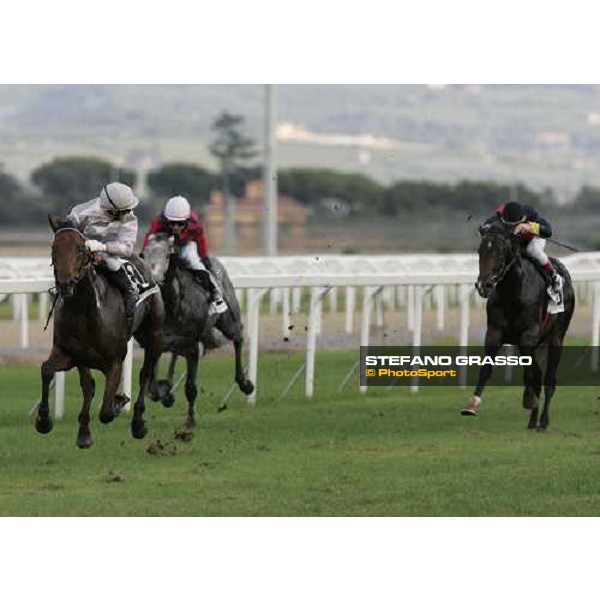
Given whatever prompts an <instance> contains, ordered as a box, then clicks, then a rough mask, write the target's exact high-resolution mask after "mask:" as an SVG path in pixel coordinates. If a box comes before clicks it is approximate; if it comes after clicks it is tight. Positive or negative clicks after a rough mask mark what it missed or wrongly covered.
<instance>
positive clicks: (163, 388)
mask: <svg viewBox="0 0 600 600" xmlns="http://www.w3.org/2000/svg"><path fill="white" fill-rule="evenodd" d="M170 393H171V384H170V383H169V381H168V380H167V379H161V380H160V381H157V382H156V384H155V385H154V389H153V390H152V394H151V395H150V399H151V400H152V401H153V402H162V401H163V400H164V399H165V398H166V396H167V394H170Z"/></svg>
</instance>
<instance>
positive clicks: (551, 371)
mask: <svg viewBox="0 0 600 600" xmlns="http://www.w3.org/2000/svg"><path fill="white" fill-rule="evenodd" d="M561 356H562V345H561V346H548V366H547V367H546V375H545V377H544V408H543V410H542V416H541V417H540V425H539V428H538V429H539V430H540V431H545V430H546V428H547V427H548V424H549V423H550V403H551V401H552V396H554V392H555V390H556V371H557V370H558V364H559V363H560V357H561Z"/></svg>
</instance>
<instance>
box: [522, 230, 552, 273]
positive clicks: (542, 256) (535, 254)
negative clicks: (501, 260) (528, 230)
mask: <svg viewBox="0 0 600 600" xmlns="http://www.w3.org/2000/svg"><path fill="white" fill-rule="evenodd" d="M545 246H546V240H545V239H544V238H541V237H534V238H533V239H532V240H531V241H530V242H529V244H527V247H526V248H525V252H527V254H528V256H531V257H532V258H535V260H537V261H538V262H539V263H540V265H542V267H543V266H544V265H546V264H547V263H548V260H549V259H548V255H547V254H546V253H545V252H544V248H545Z"/></svg>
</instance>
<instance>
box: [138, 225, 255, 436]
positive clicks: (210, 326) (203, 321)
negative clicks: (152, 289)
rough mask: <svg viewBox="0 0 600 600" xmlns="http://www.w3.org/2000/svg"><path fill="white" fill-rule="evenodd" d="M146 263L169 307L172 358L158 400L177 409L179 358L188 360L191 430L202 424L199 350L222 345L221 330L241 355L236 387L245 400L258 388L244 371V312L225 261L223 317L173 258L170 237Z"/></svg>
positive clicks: (156, 244) (167, 345)
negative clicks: (199, 417) (174, 389)
mask: <svg viewBox="0 0 600 600" xmlns="http://www.w3.org/2000/svg"><path fill="white" fill-rule="evenodd" d="M144 258H145V260H146V262H147V264H148V265H149V266H150V269H151V270H152V275H153V277H154V278H155V280H156V281H157V282H158V284H159V285H160V288H161V292H162V295H163V299H164V302H165V328H164V350H165V351H167V352H171V353H172V355H173V356H172V358H171V362H170V365H169V371H168V375H167V381H166V382H158V384H159V385H158V386H157V389H158V394H157V397H155V400H161V401H162V403H163V404H164V405H165V406H171V405H172V404H173V402H174V398H173V396H172V394H171V388H172V386H173V373H174V370H175V362H176V360H177V357H178V356H183V357H185V359H186V361H187V373H186V382H185V396H186V399H187V403H188V413H187V419H186V426H188V427H193V426H194V425H195V424H196V418H195V413H194V403H195V401H196V397H197V395H198V387H197V383H196V379H197V373H198V360H199V344H200V343H202V345H203V347H204V349H212V348H214V347H216V346H218V345H219V340H218V339H217V338H216V335H218V333H217V334H215V329H216V330H218V331H219V332H221V333H222V334H223V335H224V336H225V337H226V338H227V339H229V340H231V341H232V342H233V347H234V350H235V381H236V383H237V384H238V386H239V388H240V390H241V391H242V392H244V394H251V393H252V392H253V391H254V385H253V384H252V382H251V381H250V380H249V379H247V378H246V375H245V373H244V369H243V366H242V345H243V342H244V336H243V326H242V322H241V316H240V307H239V303H238V301H237V298H236V296H235V290H234V288H233V285H232V283H231V281H230V279H229V277H228V275H227V272H226V271H225V268H224V267H223V265H222V264H221V263H220V262H219V260H217V259H215V258H212V259H211V262H212V265H213V270H214V271H215V272H216V273H217V275H218V278H219V282H220V284H221V288H222V291H223V298H224V299H225V301H226V302H227V305H228V307H229V310H227V311H226V312H225V313H222V314H213V315H209V306H210V302H209V294H208V292H207V291H206V290H205V289H204V287H203V286H202V285H201V284H200V282H199V281H198V279H197V277H196V276H195V275H194V274H193V273H192V272H191V271H190V270H189V269H187V268H186V267H185V266H184V265H183V264H182V263H181V261H180V260H179V257H178V255H177V254H176V253H173V251H172V247H171V243H170V242H169V238H168V236H166V235H164V234H157V235H155V236H152V237H151V238H150V240H149V243H148V246H147V248H146V250H145V252H144Z"/></svg>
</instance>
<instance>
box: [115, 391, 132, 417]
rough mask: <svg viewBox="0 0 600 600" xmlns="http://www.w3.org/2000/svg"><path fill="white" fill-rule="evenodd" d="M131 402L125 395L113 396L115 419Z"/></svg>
mask: <svg viewBox="0 0 600 600" xmlns="http://www.w3.org/2000/svg"><path fill="white" fill-rule="evenodd" d="M130 402H131V400H130V398H129V396H126V395H125V394H117V395H116V396H115V417H118V416H119V415H120V414H121V413H122V412H123V409H124V408H125V407H126V406H127V405H128V404H129V403H130Z"/></svg>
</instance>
